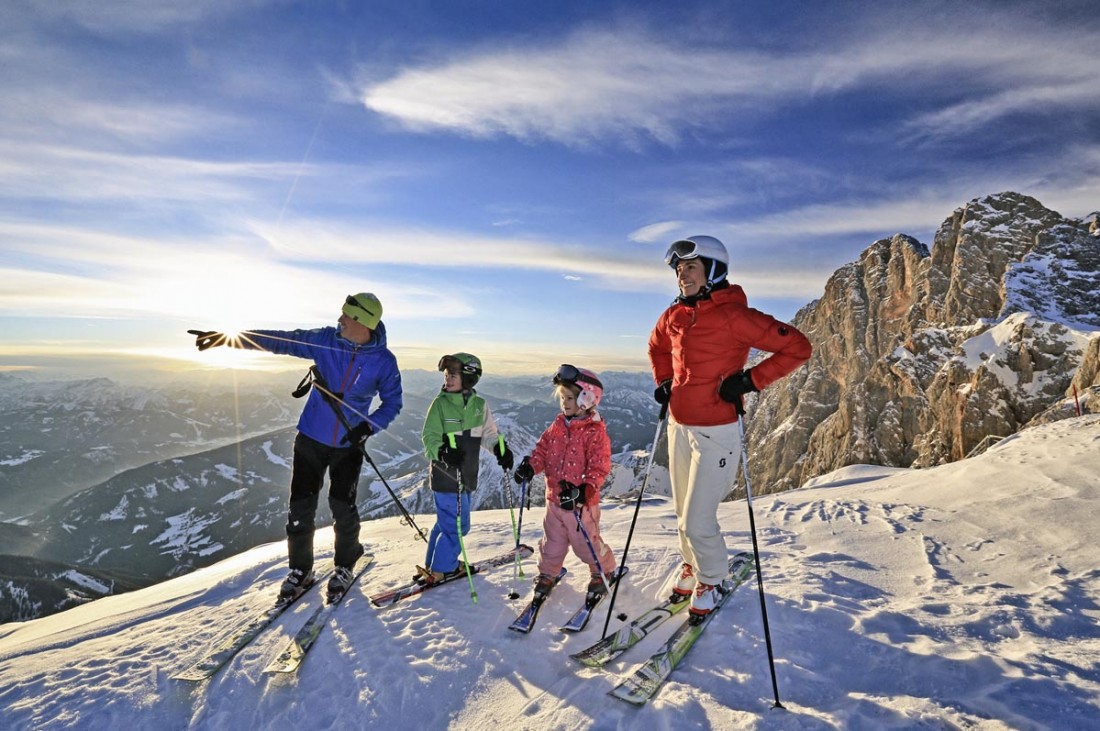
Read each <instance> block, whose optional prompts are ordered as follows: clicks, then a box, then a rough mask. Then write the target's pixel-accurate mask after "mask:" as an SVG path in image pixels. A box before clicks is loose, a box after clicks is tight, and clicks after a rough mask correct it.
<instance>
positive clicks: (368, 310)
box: [343, 292, 382, 330]
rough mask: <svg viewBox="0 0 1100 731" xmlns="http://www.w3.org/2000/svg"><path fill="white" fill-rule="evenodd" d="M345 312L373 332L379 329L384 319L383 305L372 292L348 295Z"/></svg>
mask: <svg viewBox="0 0 1100 731" xmlns="http://www.w3.org/2000/svg"><path fill="white" fill-rule="evenodd" d="M343 310H344V314H345V315H347V316H348V317H350V318H351V319H353V320H355V321H356V322H358V323H360V324H361V325H364V326H366V327H369V328H370V329H371V330H374V329H375V328H376V327H378V322H379V321H380V320H381V319H382V303H381V302H379V301H378V298H377V297H375V296H374V295H373V294H371V293H370V292H363V293H361V294H356V295H348V298H347V300H345V301H344V307H343Z"/></svg>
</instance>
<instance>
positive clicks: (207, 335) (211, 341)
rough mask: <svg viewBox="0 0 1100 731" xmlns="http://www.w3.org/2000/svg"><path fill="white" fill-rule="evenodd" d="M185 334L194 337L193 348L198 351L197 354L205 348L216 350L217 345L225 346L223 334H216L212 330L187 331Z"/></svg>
mask: <svg viewBox="0 0 1100 731" xmlns="http://www.w3.org/2000/svg"><path fill="white" fill-rule="evenodd" d="M187 332H188V333H190V334H191V335H194V336H195V347H197V348H198V349H199V352H202V351H204V350H206V349H207V348H216V347H218V346H219V345H225V333H220V332H216V331H214V330H188V331H187Z"/></svg>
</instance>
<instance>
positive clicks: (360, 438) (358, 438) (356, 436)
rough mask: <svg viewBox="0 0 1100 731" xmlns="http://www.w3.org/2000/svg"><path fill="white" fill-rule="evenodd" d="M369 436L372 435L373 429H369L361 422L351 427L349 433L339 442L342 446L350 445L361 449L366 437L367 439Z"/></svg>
mask: <svg viewBox="0 0 1100 731" xmlns="http://www.w3.org/2000/svg"><path fill="white" fill-rule="evenodd" d="M371 434H374V428H373V427H371V425H370V424H368V423H367V422H365V421H361V422H359V423H358V424H356V425H355V426H353V427H352V428H351V431H349V432H348V433H347V434H345V435H344V438H343V439H341V440H340V441H341V442H343V443H344V444H351V445H354V446H356V447H361V446H363V444H364V443H365V442H366V441H367V437H369V436H370V435H371Z"/></svg>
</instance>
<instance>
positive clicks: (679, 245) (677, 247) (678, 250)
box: [665, 239, 702, 266]
mask: <svg viewBox="0 0 1100 731" xmlns="http://www.w3.org/2000/svg"><path fill="white" fill-rule="evenodd" d="M698 256H702V254H701V253H700V252H699V245H698V244H697V243H695V242H694V241H688V240H687V239H684V240H683V241H676V242H675V243H673V244H672V246H670V247H668V251H666V252H665V264H668V265H669V266H672V265H673V264H674V263H676V262H677V261H679V260H680V259H694V258H696V257H698Z"/></svg>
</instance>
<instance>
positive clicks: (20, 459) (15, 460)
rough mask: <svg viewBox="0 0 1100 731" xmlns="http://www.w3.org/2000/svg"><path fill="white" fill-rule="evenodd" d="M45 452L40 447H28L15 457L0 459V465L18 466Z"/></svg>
mask: <svg viewBox="0 0 1100 731" xmlns="http://www.w3.org/2000/svg"><path fill="white" fill-rule="evenodd" d="M43 454H45V452H43V451H42V450H40V449H28V450H27V451H25V452H23V454H20V455H18V456H16V457H9V458H8V459H0V467H18V466H19V465H22V464H26V463H27V462H30V461H31V460H32V459H35V458H37V457H41V456H42V455H43Z"/></svg>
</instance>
